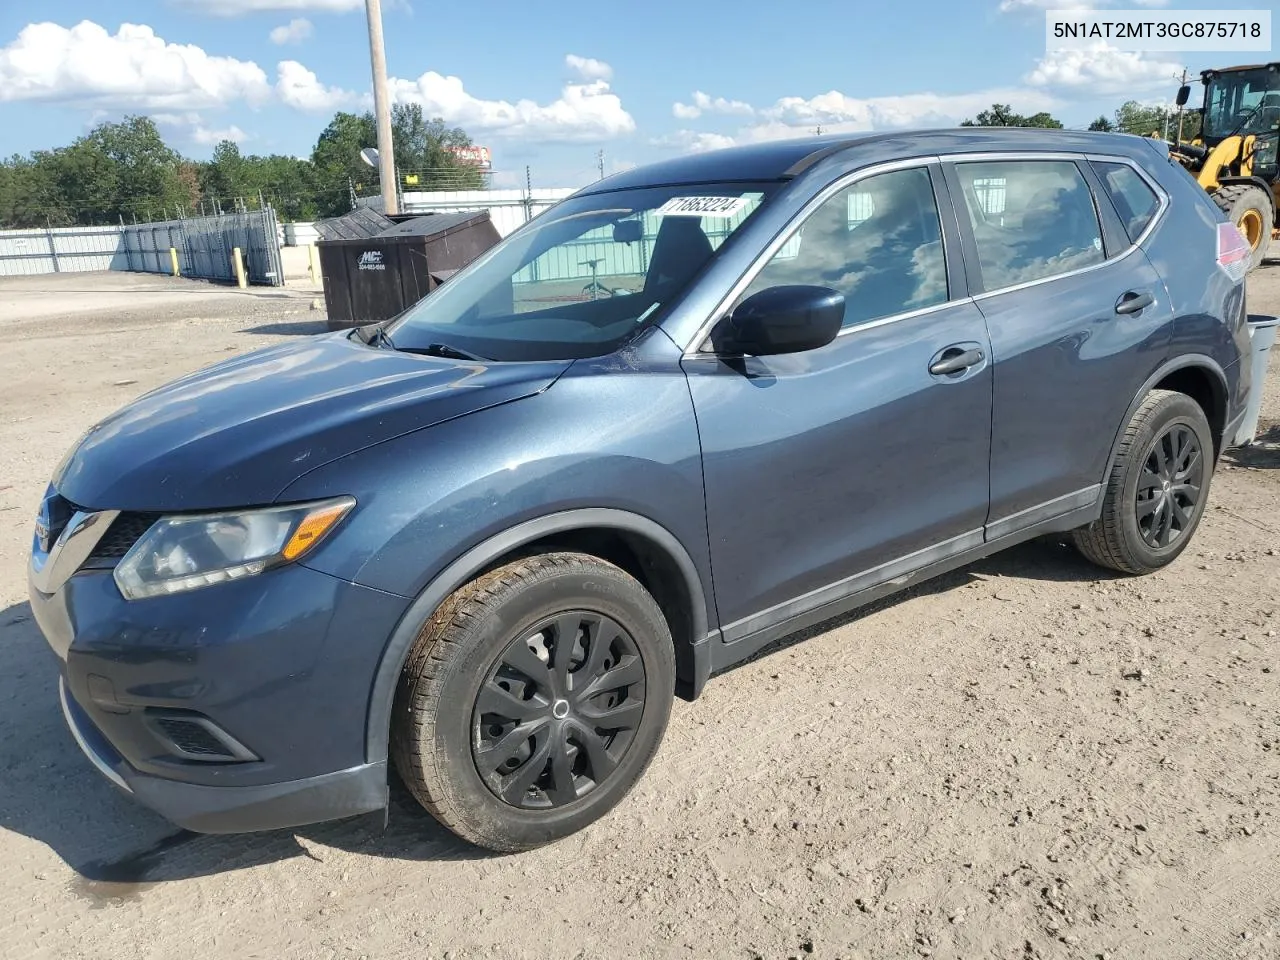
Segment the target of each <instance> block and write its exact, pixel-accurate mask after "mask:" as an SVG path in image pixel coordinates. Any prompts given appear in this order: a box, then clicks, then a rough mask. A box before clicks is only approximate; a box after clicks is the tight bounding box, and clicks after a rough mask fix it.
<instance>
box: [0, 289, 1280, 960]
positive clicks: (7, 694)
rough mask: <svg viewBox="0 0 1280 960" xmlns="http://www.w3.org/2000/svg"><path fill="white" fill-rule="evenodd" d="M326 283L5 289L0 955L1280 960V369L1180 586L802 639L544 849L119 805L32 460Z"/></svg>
mask: <svg viewBox="0 0 1280 960" xmlns="http://www.w3.org/2000/svg"><path fill="white" fill-rule="evenodd" d="M77 290H78V291H82V292H79V293H77V292H76V291H77ZM313 295H314V293H313V292H311V291H308V290H306V289H301V290H297V289H295V290H289V291H272V292H263V291H257V292H254V293H253V294H252V295H245V294H240V293H237V292H232V291H225V290H220V289H217V288H211V287H207V286H203V285H199V284H191V283H187V282H183V281H173V280H164V279H156V278H142V279H139V278H127V277H125V278H121V277H103V276H101V275H96V276H83V277H80V278H74V277H61V278H47V277H46V278H29V279H27V280H22V281H5V282H3V283H0V330H2V331H3V334H4V336H3V343H4V349H3V351H0V451H3V455H2V456H0V863H3V865H4V866H3V870H0V957H4V958H29V957H31V958H34V957H39V958H46V957H47V958H55V957H56V958H67V957H74V958H79V957H86V958H99V957H101V958H107V957H110V958H113V960H117V958H135V957H140V958H142V957H145V958H155V960H170V958H173V957H178V956H185V957H199V958H204V957H218V958H223V957H228V958H230V957H235V958H240V957H246V958H248V957H256V958H280V957H298V958H308V960H309V958H358V957H368V958H384V957H390V958H394V957H406V958H407V957H413V958H441V957H451V958H464V957H501V958H507V957H512V958H530V960H534V958H547V957H557V958H559V957H563V958H581V960H591V958H612V957H678V958H743V960H748V958H769V960H773V958H779V960H784V958H791V957H795V958H798V960H805V958H808V957H814V958H837V957H841V958H845V960H853V958H861V960H870V958H901V957H907V958H911V957H917V956H920V957H929V956H932V957H935V958H958V957H964V958H978V957H984V958H985V957H990V958H1004V960H1014V958H1020V960H1028V958H1087V960H1096V958H1114V960H1132V958H1150V960H1216V958H1259V960H1261V958H1276V957H1280V688H1278V686H1277V682H1278V681H1280V640H1278V639H1277V631H1278V630H1280V612H1277V611H1280V556H1278V555H1277V551H1278V550H1280V425H1278V421H1280V363H1273V365H1272V372H1271V375H1270V377H1269V379H1268V383H1267V390H1268V394H1267V398H1266V407H1265V409H1264V412H1263V416H1264V426H1265V428H1266V429H1267V431H1268V432H1267V434H1266V439H1267V442H1265V443H1262V444H1260V445H1258V446H1257V447H1255V448H1253V449H1252V450H1250V451H1248V452H1244V453H1237V454H1232V455H1229V456H1228V457H1227V458H1226V459H1225V460H1224V462H1223V464H1222V465H1221V468H1220V470H1219V472H1218V473H1217V475H1216V476H1215V478H1214V481H1213V492H1212V500H1211V507H1210V509H1209V511H1208V513H1207V515H1206V517H1205V519H1204V522H1203V524H1202V525H1201V527H1200V531H1199V533H1198V534H1197V537H1196V540H1195V542H1194V543H1193V544H1192V546H1191V547H1190V549H1189V550H1188V552H1187V553H1186V554H1184V555H1183V557H1182V559H1180V560H1179V561H1178V562H1177V563H1175V564H1174V565H1173V566H1172V567H1171V568H1169V569H1168V570H1166V571H1163V572H1162V573H1160V574H1157V575H1155V576H1152V577H1148V578H1145V579H1140V580H1134V579H1123V578H1120V579H1117V578H1113V577H1111V576H1106V575H1102V574H1100V573H1099V571H1098V570H1096V569H1094V568H1092V567H1090V566H1089V565H1087V564H1086V563H1084V562H1083V561H1082V560H1080V559H1079V558H1077V557H1076V556H1075V555H1074V554H1073V553H1072V552H1071V551H1070V550H1069V549H1067V548H1065V547H1063V546H1061V545H1059V544H1056V543H1052V542H1036V543H1032V544H1028V545H1026V546H1023V547H1021V548H1018V549H1015V550H1012V551H1010V552H1008V553H1005V554H1003V555H1000V556H998V557H995V558H993V559H990V560H988V561H985V562H983V563H979V564H977V565H974V566H972V567H969V568H967V569H965V570H963V571H960V572H958V573H955V574H953V575H950V576H947V577H945V578H943V579H941V580H938V581H935V582H933V583H930V584H926V585H923V586H922V587H919V588H917V589H914V590H912V591H911V592H910V593H908V594H907V595H905V596H902V597H899V598H897V599H896V600H893V601H891V602H886V603H882V604H879V605H877V606H876V607H874V608H872V609H871V610H869V611H864V612H862V613H860V614H858V615H855V616H849V617H845V618H842V619H840V620H837V621H834V622H831V623H827V624H824V625H823V626H822V627H820V628H818V629H815V630H810V631H807V632H806V633H805V634H803V635H802V636H801V637H796V638H790V639H789V640H788V641H787V642H785V643H783V644H781V645H779V646H778V647H777V648H776V649H774V650H773V651H772V652H770V653H769V654H768V655H766V656H762V657H760V658H757V659H755V660H754V661H752V662H751V663H749V664H747V665H745V666H742V667H740V668H739V669H736V670H734V671H732V672H731V673H729V674H727V675H725V676H721V677H718V678H716V679H714V680H713V681H712V682H711V684H710V685H709V686H708V689H707V692H706V694H705V696H704V697H703V698H702V699H701V700H699V701H698V702H697V703H693V704H686V703H683V702H678V703H677V704H676V706H675V711H674V714H673V717H672V721H671V726H670V730H669V733H668V736H667V740H666V742H665V744H664V745H663V747H662V748H661V750H660V752H659V754H658V758H657V760H656V761H655V763H654V765H653V767H652V768H651V769H650V771H649V773H648V775H647V776H646V777H645V779H644V780H643V781H642V782H641V784H640V785H639V787H638V789H637V790H636V791H635V793H634V794H633V795H632V796H631V797H630V798H629V799H628V800H627V801H625V802H624V803H623V804H622V805H620V806H619V807H618V809H617V810H616V811H615V812H614V813H613V814H612V815H611V816H609V817H608V818H606V819H605V820H604V821H602V822H600V823H598V824H597V825H595V826H594V827H592V828H591V829H589V830H587V831H585V832H584V833H581V834H579V835H577V836H575V837H572V838H570V839H568V840H566V841H564V842H562V843H559V844H557V845H554V846H552V847H549V848H545V849H543V850H540V851H536V852H533V853H526V854H521V855H516V856H506V857H500V856H490V855H486V854H484V853H482V852H479V851H477V850H475V849H472V848H469V847H467V846H465V845H463V844H461V843H459V842H457V841H455V840H453V839H452V838H451V837H450V836H449V835H448V834H446V833H445V832H444V831H443V830H442V829H440V828H439V827H437V826H436V825H435V824H434V822H433V821H432V820H431V819H430V818H429V817H427V816H426V815H425V814H423V813H421V812H419V811H418V810H417V809H415V808H414V806H413V804H412V802H411V801H410V800H409V799H408V797H407V795H406V794H405V793H404V792H403V791H402V790H400V791H397V792H396V794H395V799H394V801H393V805H392V809H391V811H390V822H389V826H387V828H386V829H385V830H384V829H383V823H382V820H381V818H380V817H377V816H375V817H370V818H365V819H360V820H356V821H350V822H345V823H338V824H328V825H323V826H317V827H311V828H306V829H301V830H298V831H289V832H280V833H274V834H266V835H255V836H240V837H206V836H196V835H192V834H186V833H182V832H177V831H175V829H174V828H173V827H172V826H170V825H168V824H166V823H165V822H163V821H161V820H160V819H159V818H157V817H155V816H154V815H152V814H150V813H148V812H146V811H145V810H143V809H142V808H140V807H139V806H137V805H136V804H135V803H133V802H132V801H130V800H129V799H128V798H126V797H124V796H121V795H119V794H117V793H116V791H115V790H114V789H113V788H112V787H111V786H110V785H109V784H108V783H107V782H106V781H105V780H103V779H102V778H101V777H100V776H99V775H98V774H97V773H95V772H94V770H93V769H92V768H91V767H90V765H89V764H88V762H87V761H86V760H85V759H84V758H83V757H82V756H81V755H80V753H79V751H78V750H77V748H76V746H75V744H74V742H73V741H72V739H71V736H70V735H69V734H68V733H67V731H66V729H65V727H64V725H63V721H62V717H61V714H60V711H59V708H58V701H57V694H56V686H55V661H54V657H53V655H52V653H51V652H50V651H49V650H48V649H47V648H46V646H45V644H44V642H43V641H42V640H41V638H40V636H39V634H38V631H37V630H36V628H35V625H34V624H33V623H32V621H31V619H30V612H29V609H28V607H27V605H26V602H25V594H26V586H25V564H26V556H27V550H28V545H29V542H30V539H29V538H30V527H31V521H32V516H33V514H34V511H35V506H36V504H37V502H38V499H39V496H40V494H41V492H42V490H43V488H44V484H45V482H46V477H47V476H48V475H49V473H50V471H51V470H52V468H53V466H54V464H55V463H56V462H57V460H58V459H59V458H60V457H61V455H62V453H63V451H64V449H65V448H66V447H67V446H68V444H70V443H71V442H72V441H73V440H74V439H75V438H76V436H77V435H78V434H79V433H80V432H81V431H82V430H83V429H84V428H86V427H88V426H89V425H90V424H91V423H92V422H94V421H95V420H97V419H98V418H100V417H102V416H103V415H105V414H107V413H108V412H110V411H111V410H112V409H114V408H116V407H117V406H119V405H120V404H123V403H125V402H126V401H128V400H129V399H130V398H131V397H134V396H136V395H137V394H139V393H141V392H143V391H145V390H147V389H150V388H151V387H154V386H157V385H159V384H160V383H162V382H164V381H166V380H169V379H171V378H173V377H174V376H176V375H178V374H181V373H183V372H186V371H188V370H191V369H194V368H197V367H200V366H202V365H204V364H207V363H210V362H212V361H214V360H216V359H218V358H220V357H223V356H225V355H227V354H228V353H234V352H240V351H246V350H251V349H254V348H256V347H260V346H265V345H267V344H269V343H272V342H275V341H277V340H278V339H280V338H283V337H288V336H293V335H298V334H305V333H310V332H315V331H318V330H319V329H321V328H322V326H323V325H322V323H321V322H320V321H321V319H322V317H323V314H321V313H317V312H313V311H312V310H311V309H310V306H311V299H310V298H311V297H312V296H313ZM68 304H70V305H71V309H74V311H75V312H74V313H70V314H68V311H67V309H66V306H67V305H68ZM1250 304H1251V308H1252V309H1253V310H1254V311H1255V312H1271V313H1280V267H1269V268H1267V269H1266V270H1264V271H1262V272H1261V273H1259V274H1256V275H1255V277H1254V278H1253V279H1252V280H1251V293H1250ZM24 305H25V306H24ZM802 638H803V639H805V642H804V643H799V642H798V640H800V639H802Z"/></svg>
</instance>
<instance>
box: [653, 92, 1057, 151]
mask: <svg viewBox="0 0 1280 960" xmlns="http://www.w3.org/2000/svg"><path fill="white" fill-rule="evenodd" d="M993 103H1011V104H1013V106H1014V108H1015V109H1017V110H1018V111H1019V112H1022V113H1035V112H1037V111H1040V110H1049V109H1051V108H1052V107H1053V106H1054V105H1055V103H1056V101H1055V100H1054V99H1053V98H1052V97H1051V96H1049V95H1048V94H1047V93H1045V92H1044V91H1041V90H1029V89H1010V88H997V89H993V90H980V91H977V92H974V93H962V94H948V95H942V94H934V93H917V94H904V95H902V96H896V97H870V98H866V99H861V98H858V97H850V96H847V95H846V94H843V93H841V92H840V91H838V90H832V91H830V92H828V93H822V94H818V95H817V96H815V97H809V98H805V97H782V98H781V99H779V100H778V101H776V102H775V103H774V104H773V105H772V106H770V107H764V108H759V109H755V108H753V110H754V114H755V115H756V116H757V117H759V118H760V119H759V120H758V122H756V123H752V124H749V125H748V126H745V127H742V128H741V129H739V130H738V131H737V132H736V133H733V134H725V133H712V132H705V131H696V130H680V131H677V132H676V133H674V134H671V135H669V136H666V137H660V138H658V139H656V140H653V141H651V142H652V143H653V144H655V145H657V146H667V147H677V148H679V149H682V150H688V151H692V152H701V151H704V150H718V149H720V148H722V147H730V146H734V145H736V144H743V143H760V142H762V141H766V140H785V139H787V138H789V137H803V136H809V135H811V134H813V133H814V131H815V130H816V129H817V128H818V127H821V128H822V132H823V133H862V132H867V131H872V130H895V129H908V128H913V127H915V128H919V127H948V126H955V125H956V124H957V123H959V122H960V121H961V120H963V119H965V118H966V117H972V116H974V115H975V114H977V113H978V111H980V110H985V109H987V108H988V107H990V106H991V104H993ZM694 106H697V102H696V99H695V103H694ZM744 106H745V105H744Z"/></svg>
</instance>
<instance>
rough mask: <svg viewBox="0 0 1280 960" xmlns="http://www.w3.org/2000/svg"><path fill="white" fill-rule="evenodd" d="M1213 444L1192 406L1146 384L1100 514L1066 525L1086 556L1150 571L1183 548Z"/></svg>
mask: <svg viewBox="0 0 1280 960" xmlns="http://www.w3.org/2000/svg"><path fill="white" fill-rule="evenodd" d="M1213 463H1214V446H1213V434H1212V433H1211V431H1210V429H1209V421H1208V420H1206V419H1205V415H1204V411H1203V410H1201V409H1200V405H1199V404H1198V403H1196V402H1195V401H1194V400H1192V399H1191V398H1190V397H1188V396H1187V395H1186V394H1184V393H1175V392H1173V391H1171V390H1153V391H1151V393H1150V394H1148V395H1147V398H1146V399H1145V400H1144V401H1143V402H1142V405H1141V406H1140V407H1139V408H1138V411H1137V412H1136V413H1135V414H1134V415H1133V419H1131V420H1130V421H1129V424H1128V426H1126V428H1125V432H1124V436H1123V437H1122V438H1121V441H1120V451H1119V453H1118V455H1117V456H1116V462H1115V465H1114V466H1113V467H1112V469H1111V475H1110V477H1109V478H1108V480H1107V485H1106V489H1105V490H1104V491H1103V501H1102V515H1101V516H1100V517H1099V518H1098V519H1097V520H1095V521H1094V522H1093V523H1091V524H1089V525H1088V526H1087V527H1081V528H1080V529H1078V530H1075V531H1073V532H1072V540H1073V542H1074V543H1075V546H1076V548H1077V549H1078V550H1079V551H1080V552H1081V553H1082V554H1084V556H1085V557H1087V558H1088V559H1089V560H1092V561H1093V562H1094V563H1096V564H1098V565H1100V566H1103V567H1110V568H1111V569H1112V570H1119V571H1121V572H1122V573H1151V572H1153V571H1155V570H1158V569H1160V568H1161V567H1163V566H1165V565H1166V564H1169V563H1172V562H1173V560H1174V559H1175V558H1176V557H1177V556H1178V554H1180V553H1182V551H1183V550H1185V549H1186V546H1187V544H1188V543H1189V542H1190V541H1191V537H1192V535H1193V534H1194V533H1195V531H1196V527H1197V526H1198V525H1199V523H1200V517H1201V516H1202V515H1203V514H1204V504H1205V500H1206V499H1207V497H1208V495H1209V481H1210V479H1211V478H1212V476H1213Z"/></svg>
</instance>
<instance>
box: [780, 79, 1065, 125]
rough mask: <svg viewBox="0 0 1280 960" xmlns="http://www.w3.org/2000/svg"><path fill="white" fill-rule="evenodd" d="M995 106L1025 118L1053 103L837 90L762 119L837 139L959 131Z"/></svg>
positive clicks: (1037, 97)
mask: <svg viewBox="0 0 1280 960" xmlns="http://www.w3.org/2000/svg"><path fill="white" fill-rule="evenodd" d="M993 103H1012V104H1013V105H1014V106H1015V108H1016V109H1018V110H1019V111H1020V112H1023V113H1028V112H1030V113H1034V112H1036V111H1038V110H1047V109H1049V108H1050V107H1051V106H1053V100H1052V98H1050V97H1049V96H1047V95H1046V94H1044V93H1041V92H1038V91H1027V90H1015V89H994V90H979V91H976V92H974V93H957V94H936V93H908V94H902V95H900V96H892V97H870V98H866V99H862V98H858V97H850V96H847V95H845V94H843V93H841V92H840V91H838V90H832V91H831V92H829V93H822V94H819V95H818V96H816V97H810V98H809V99H805V98H803V97H783V98H782V99H780V100H778V102H777V103H775V104H774V105H773V106H772V107H769V108H767V109H765V110H762V111H761V113H762V114H763V115H764V116H765V117H767V118H768V119H770V120H774V121H776V122H778V123H781V124H784V125H786V126H789V127H793V128H797V129H800V130H804V129H812V128H813V127H815V126H817V125H819V124H820V125H821V126H822V128H823V130H829V131H830V132H832V133H847V132H856V131H864V130H886V129H889V130H892V129H903V128H907V127H929V126H954V125H955V124H957V123H959V122H960V121H961V120H963V119H964V118H966V117H971V116H973V115H974V114H975V113H977V112H978V111H979V110H983V109H986V108H987V107H989V106H991V104H993Z"/></svg>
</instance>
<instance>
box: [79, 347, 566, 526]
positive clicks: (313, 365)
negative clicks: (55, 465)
mask: <svg viewBox="0 0 1280 960" xmlns="http://www.w3.org/2000/svg"><path fill="white" fill-rule="evenodd" d="M568 366H569V364H568V362H567V361H557V362H549V363H506V364H496V365H485V364H461V363H458V362H456V361H453V360H440V359H435V358H432V357H423V356H416V355H411V354H406V353H396V352H395V351H392V350H379V349H375V348H372V347H368V346H365V345H364V344H363V343H361V342H360V341H358V340H354V339H352V338H350V336H349V335H348V334H344V333H335V334H328V335H321V336H318V337H300V338H298V339H295V340H291V341H290V342H288V343H282V344H280V345H278V346H275V347H270V348H268V349H266V350H259V351H256V352H254V353H251V354H247V355H246V356H243V357H236V358H235V359H232V360H227V361H224V362H223V363H219V364H216V365H215V366H212V367H209V368H208V369H206V370H201V371H199V372H197V373H193V374H191V375H189V376H186V377H183V378H182V379H180V380H176V381H174V382H173V383H170V384H168V385H167V386H164V387H161V388H160V389H159V390H155V391H152V392H151V393H149V394H147V395H146V396H144V397H140V398H139V399H137V400H135V401H134V402H133V403H131V404H129V405H128V406H127V407H125V408H123V409H122V410H120V411H118V412H117V413H114V414H112V415H111V416H110V417H107V419H105V420H103V421H102V423H100V424H99V425H98V426H97V427H96V428H95V429H94V430H93V431H92V432H91V433H90V434H89V436H88V437H87V438H86V439H85V441H84V442H83V443H82V444H81V445H80V448H79V449H78V450H77V451H76V453H75V455H74V456H73V457H72V458H71V460H70V461H69V463H68V464H67V466H66V469H65V470H64V471H63V474H62V476H61V477H58V478H55V481H56V483H57V486H58V491H59V492H60V493H61V494H62V495H63V496H64V497H66V498H67V499H68V500H71V501H72V502H73V503H76V504H79V505H80V506H82V507H93V508H103V507H106V506H107V505H110V506H111V508H113V509H117V510H144V511H165V510H208V509H218V508H223V507H244V506H250V505H257V504H267V503H271V502H272V501H274V500H275V499H276V498H277V496H278V495H279V493H280V491H281V490H283V489H284V488H285V487H286V486H287V485H288V484H289V482H290V481H292V480H294V479H295V478H297V477H299V476H301V475H302V474H304V473H306V472H307V471H308V470H312V469H314V468H316V467H318V466H321V465H322V464H325V463H328V462H330V461H332V460H337V459H339V458H341V457H344V456H346V455H348V454H350V453H354V452H355V451H357V450H360V449H363V448H365V447H369V446H373V445H375V444H377V443H380V442H381V441H383V440H389V439H391V438H393V437H397V436H400V435H402V434H406V433H411V432H413V431H415V430H421V429H422V428H424V427H429V426H432V425H433V424H436V423H441V422H442V421H445V420H449V419H451V418H453V417H459V416H462V415H463V414H467V413H471V412H473V411H476V410H481V409H484V408H485V407H489V406H493V405H495V404H499V403H504V402H506V401H509V400H514V399H518V398H520V397H526V396H530V395H532V394H535V393H537V392H539V391H541V390H545V389H546V388H547V387H548V386H549V385H550V384H551V383H552V382H554V381H555V378H556V377H557V376H559V375H560V374H561V373H563V372H564V370H565V369H567V368H568Z"/></svg>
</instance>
